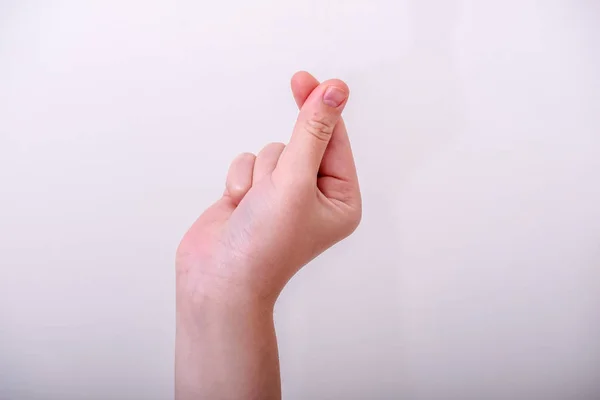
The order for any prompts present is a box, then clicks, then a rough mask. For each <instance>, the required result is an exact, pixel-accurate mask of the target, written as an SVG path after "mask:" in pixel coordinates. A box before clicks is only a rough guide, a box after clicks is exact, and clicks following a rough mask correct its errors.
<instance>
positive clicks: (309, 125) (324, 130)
mask: <svg viewBox="0 0 600 400" xmlns="http://www.w3.org/2000/svg"><path fill="white" fill-rule="evenodd" d="M334 126H335V124H334V123H333V121H332V120H331V118H330V117H329V116H327V115H323V114H320V113H318V112H316V113H314V114H313V115H312V116H311V117H310V118H308V119H307V120H306V122H305V124H304V129H306V131H307V132H308V133H310V134H311V135H313V136H314V137H315V138H316V139H318V140H321V141H324V142H329V138H330V137H331V134H332V133H333V128H334Z"/></svg>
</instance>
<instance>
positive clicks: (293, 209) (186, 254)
mask: <svg viewBox="0 0 600 400" xmlns="http://www.w3.org/2000/svg"><path fill="white" fill-rule="evenodd" d="M292 91H293V94H294V97H295V99H296V102H297V104H298V106H299V107H300V113H299V115H298V120H297V122H296V126H295V128H294V130H293V133H292V138H291V140H290V142H289V144H288V145H287V146H285V145H284V144H282V143H271V144H269V145H267V146H266V147H264V148H263V149H262V150H261V151H260V152H259V153H258V155H257V156H254V155H253V154H249V153H244V154H241V155H239V156H238V157H237V158H235V159H234V160H233V162H232V164H231V167H230V169H229V173H228V175H227V181H226V189H225V192H224V194H223V196H222V198H221V199H219V200H218V201H217V202H216V203H215V204H214V205H213V206H211V207H210V208H209V209H207V210H206V211H205V212H204V213H203V214H202V215H201V216H200V218H199V219H198V220H197V221H196V222H195V223H194V224H193V226H192V227H191V228H190V230H189V231H188V232H187V234H186V235H185V236H184V238H183V240H182V241H181V244H180V246H179V249H178V252H177V275H178V290H180V291H183V293H184V296H185V295H189V296H192V297H198V296H199V298H202V297H205V296H208V297H211V298H217V299H218V300H220V301H236V300H238V299H252V300H254V299H260V300H267V301H269V302H274V301H275V299H276V298H277V296H278V294H279V293H280V291H281V290H282V289H283V286H284V285H285V283H286V282H287V281H288V280H289V279H290V278H291V277H292V276H293V275H294V273H296V272H297V271H298V270H299V269H300V268H301V267H302V266H303V265H305V264H306V263H307V262H309V261H310V260H311V259H313V258H314V257H316V256H317V255H318V254H320V253H321V252H323V251H324V250H326V249H327V248H329V247H330V246H332V245H333V244H334V243H336V242H338V241H339V240H341V239H343V238H345V237H346V236H348V235H349V234H350V233H352V232H353V231H354V229H355V228H356V227H357V226H358V223H359V221H360V218H361V197H360V191H359V186H358V179H357V175H356V169H355V165H354V160H353V156H352V150H351V148H350V142H349V140H348V135H347V132H346V128H345V126H344V122H343V121H342V119H341V113H342V110H343V109H344V106H345V105H346V101H347V97H348V93H349V91H348V87H347V86H346V84H345V83H344V82H342V81H340V80H329V81H326V82H324V83H322V84H320V85H319V84H318V82H317V81H316V79H315V78H313V77H312V76H311V75H309V74H308V73H306V72H300V73H297V74H296V75H295V76H294V77H293V78H292Z"/></svg>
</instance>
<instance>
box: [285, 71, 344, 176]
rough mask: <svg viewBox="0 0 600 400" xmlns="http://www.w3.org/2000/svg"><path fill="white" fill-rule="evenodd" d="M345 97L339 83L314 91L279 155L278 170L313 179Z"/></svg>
mask: <svg viewBox="0 0 600 400" xmlns="http://www.w3.org/2000/svg"><path fill="white" fill-rule="evenodd" d="M348 93H349V89H348V86H347V85H346V84H345V83H344V82H342V81H340V80H338V79H333V80H329V81H326V82H323V83H322V84H320V85H319V86H318V87H317V88H315V90H313V92H312V93H311V94H310V96H308V99H306V102H305V103H304V105H303V106H302V108H301V109H300V113H299V114H298V120H297V121H296V126H295V127H294V130H293V133H292V138H291V139H290V143H289V144H288V145H287V146H286V148H285V150H284V151H283V153H282V155H281V158H280V160H279V163H278V165H277V169H280V170H282V171H284V172H286V173H293V174H296V175H297V174H302V175H307V176H314V177H315V179H316V177H317V174H318V172H319V166H320V165H321V160H322V159H323V155H324V154H325V150H326V149H327V145H328V144H329V140H330V139H331V135H332V134H333V129H334V128H335V125H336V124H337V123H338V121H339V120H340V116H341V114H342V110H343V109H344V107H345V105H346V100H347V99H348Z"/></svg>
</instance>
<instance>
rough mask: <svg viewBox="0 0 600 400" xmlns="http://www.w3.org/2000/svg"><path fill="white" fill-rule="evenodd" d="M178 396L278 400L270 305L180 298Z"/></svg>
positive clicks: (184, 398)
mask: <svg viewBox="0 0 600 400" xmlns="http://www.w3.org/2000/svg"><path fill="white" fill-rule="evenodd" d="M175 397H176V399H177V400H192V399H194V400H196V399H265V400H271V399H280V398H281V388H280V377H279V359H278V353H277V341H276V338H275V329H274V324H273V306H272V304H270V303H266V304H262V303H261V304H251V303H250V302H239V303H238V304H236V303H232V302H227V303H220V302H216V301H214V300H211V299H204V300H200V301H198V300H197V299H196V300H195V301H192V300H191V299H189V298H186V296H178V299H177V334H176V347H175Z"/></svg>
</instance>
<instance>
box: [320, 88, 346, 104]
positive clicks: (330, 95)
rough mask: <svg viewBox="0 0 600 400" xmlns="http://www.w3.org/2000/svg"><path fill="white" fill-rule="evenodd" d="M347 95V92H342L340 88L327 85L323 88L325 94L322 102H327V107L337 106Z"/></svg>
mask: <svg viewBox="0 0 600 400" xmlns="http://www.w3.org/2000/svg"><path fill="white" fill-rule="evenodd" d="M346 97H348V93H346V92H344V91H343V90H342V89H338V88H336V87H335V86H329V87H328V88H327V90H325V94H323V103H325V104H327V105H328V106H329V107H339V106H340V104H342V103H343V102H344V100H346Z"/></svg>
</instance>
